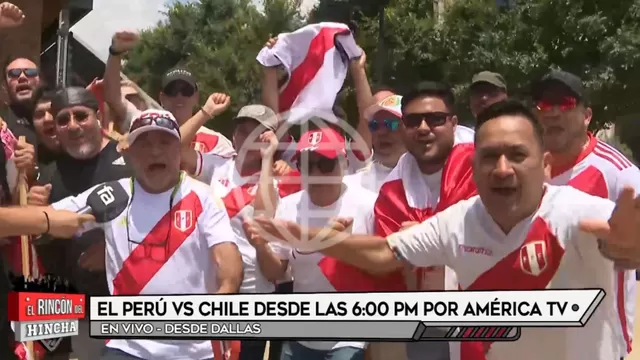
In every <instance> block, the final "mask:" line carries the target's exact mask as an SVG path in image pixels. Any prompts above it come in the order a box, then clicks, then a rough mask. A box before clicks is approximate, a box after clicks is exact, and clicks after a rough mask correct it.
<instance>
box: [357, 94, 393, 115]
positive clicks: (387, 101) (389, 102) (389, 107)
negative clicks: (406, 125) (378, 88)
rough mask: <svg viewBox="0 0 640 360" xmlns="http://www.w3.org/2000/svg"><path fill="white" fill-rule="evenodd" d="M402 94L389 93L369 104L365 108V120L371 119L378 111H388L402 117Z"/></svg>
mask: <svg viewBox="0 0 640 360" xmlns="http://www.w3.org/2000/svg"><path fill="white" fill-rule="evenodd" d="M401 103H402V96H400V95H391V96H388V97H386V98H384V100H382V101H380V102H379V103H377V104H375V105H371V106H369V107H368V108H367V110H365V112H364V117H365V119H367V120H371V119H373V116H374V115H375V114H376V113H378V112H379V111H388V112H390V113H392V114H393V115H395V116H397V117H399V118H402V106H401Z"/></svg>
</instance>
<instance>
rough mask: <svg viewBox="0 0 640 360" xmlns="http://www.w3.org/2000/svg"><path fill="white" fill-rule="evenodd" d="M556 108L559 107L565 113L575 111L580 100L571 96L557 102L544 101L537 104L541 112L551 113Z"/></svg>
mask: <svg viewBox="0 0 640 360" xmlns="http://www.w3.org/2000/svg"><path fill="white" fill-rule="evenodd" d="M554 106H557V107H558V108H559V109H560V111H562V112H565V111H569V110H573V109H575V108H576V106H578V100H577V99H576V98H574V97H571V96H565V97H563V98H560V99H556V100H551V99H544V100H540V101H538V102H537V103H536V108H537V109H538V110H539V111H549V110H551V109H553V107H554Z"/></svg>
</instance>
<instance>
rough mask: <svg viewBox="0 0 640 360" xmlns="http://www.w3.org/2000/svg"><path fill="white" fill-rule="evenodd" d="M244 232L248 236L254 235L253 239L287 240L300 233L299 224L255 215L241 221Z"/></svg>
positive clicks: (257, 240) (256, 240)
mask: <svg viewBox="0 0 640 360" xmlns="http://www.w3.org/2000/svg"><path fill="white" fill-rule="evenodd" d="M242 226H243V228H244V232H245V233H246V234H247V236H248V237H250V238H251V237H255V239H254V240H253V241H255V242H259V241H269V242H277V241H287V239H290V238H292V236H293V237H295V236H296V235H297V234H299V233H300V225H298V224H296V223H294V222H291V221H286V220H277V219H270V218H266V217H264V216H257V217H255V218H253V219H247V220H245V221H244V223H243V225H242Z"/></svg>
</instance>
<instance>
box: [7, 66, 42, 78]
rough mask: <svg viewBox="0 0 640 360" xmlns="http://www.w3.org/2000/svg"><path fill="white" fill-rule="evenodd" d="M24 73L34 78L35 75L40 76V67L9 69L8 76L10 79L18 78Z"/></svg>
mask: <svg viewBox="0 0 640 360" xmlns="http://www.w3.org/2000/svg"><path fill="white" fill-rule="evenodd" d="M22 74H24V76H26V77H28V78H34V77H36V76H38V69H36V68H25V69H11V70H7V76H8V77H9V78H10V79H17V78H19V77H20V75H22Z"/></svg>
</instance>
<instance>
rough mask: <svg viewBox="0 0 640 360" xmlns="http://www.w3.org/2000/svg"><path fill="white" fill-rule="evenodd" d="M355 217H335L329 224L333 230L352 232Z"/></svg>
mask: <svg viewBox="0 0 640 360" xmlns="http://www.w3.org/2000/svg"><path fill="white" fill-rule="evenodd" d="M352 225H353V218H342V217H333V218H331V219H330V220H329V224H328V226H329V227H330V228H332V229H333V230H336V231H340V232H349V233H350V232H351V226H352Z"/></svg>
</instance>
